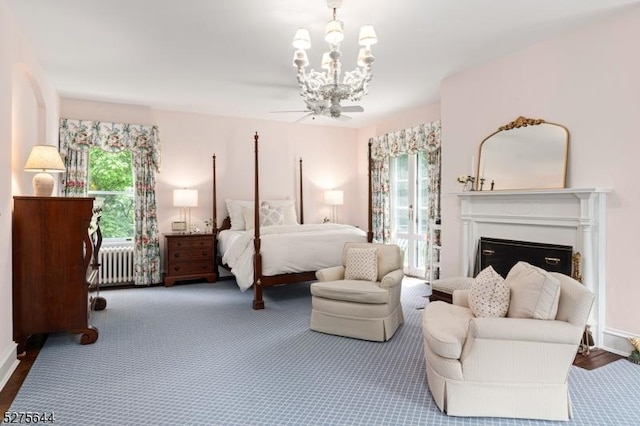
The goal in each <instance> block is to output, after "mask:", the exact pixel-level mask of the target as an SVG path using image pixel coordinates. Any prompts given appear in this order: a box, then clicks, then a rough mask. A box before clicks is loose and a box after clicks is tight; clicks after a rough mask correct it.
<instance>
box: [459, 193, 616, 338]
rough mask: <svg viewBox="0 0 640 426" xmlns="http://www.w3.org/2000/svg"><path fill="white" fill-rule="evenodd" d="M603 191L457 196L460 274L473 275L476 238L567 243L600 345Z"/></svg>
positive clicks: (602, 275)
mask: <svg viewBox="0 0 640 426" xmlns="http://www.w3.org/2000/svg"><path fill="white" fill-rule="evenodd" d="M609 192H611V190H610V189H606V188H564V189H541V190H518V191H511V190H505V191H468V192H460V193H456V194H455V195H457V196H458V197H459V199H460V204H461V205H460V207H461V210H460V212H461V220H462V249H463V254H462V258H463V262H462V269H463V270H462V271H461V272H462V275H464V276H471V275H472V273H473V266H474V261H475V256H476V250H477V246H478V240H479V239H480V237H493V238H504V239H511V240H521V241H534V242H540V243H550V244H562V245H570V246H572V247H573V248H574V252H580V254H581V255H582V271H580V273H581V275H582V278H583V283H584V285H585V286H586V287H587V288H589V289H590V290H591V291H592V292H593V293H594V294H595V296H596V300H595V303H594V306H593V309H592V310H591V316H590V320H589V323H590V325H591V327H592V330H593V333H594V340H595V343H596V345H598V344H599V343H600V342H602V337H603V336H602V332H603V328H604V315H605V289H606V283H605V264H606V263H605V241H606V235H605V231H606V229H605V228H606V227H605V220H606V194H607V193H609Z"/></svg>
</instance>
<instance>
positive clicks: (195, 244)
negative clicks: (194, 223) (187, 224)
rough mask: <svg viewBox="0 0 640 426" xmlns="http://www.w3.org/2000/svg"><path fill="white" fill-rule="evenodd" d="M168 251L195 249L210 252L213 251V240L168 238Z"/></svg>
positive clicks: (204, 238) (206, 238)
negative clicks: (208, 250) (205, 249)
mask: <svg viewBox="0 0 640 426" xmlns="http://www.w3.org/2000/svg"><path fill="white" fill-rule="evenodd" d="M167 245H168V249H169V251H178V250H184V249H195V248H208V249H210V250H212V249H213V238H212V237H200V236H198V237H192V236H186V237H183V238H169V239H168V244H167Z"/></svg>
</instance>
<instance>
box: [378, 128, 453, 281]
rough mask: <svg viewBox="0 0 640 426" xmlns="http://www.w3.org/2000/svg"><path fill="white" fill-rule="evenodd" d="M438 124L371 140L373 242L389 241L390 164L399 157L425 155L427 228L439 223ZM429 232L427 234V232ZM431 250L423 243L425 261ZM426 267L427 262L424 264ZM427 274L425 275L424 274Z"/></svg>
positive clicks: (439, 129) (439, 132) (439, 131)
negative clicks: (402, 155)
mask: <svg viewBox="0 0 640 426" xmlns="http://www.w3.org/2000/svg"><path fill="white" fill-rule="evenodd" d="M440 138H441V125H440V120H438V121H433V122H431V123H426V124H420V125H418V126H415V127H411V128H408V129H404V130H399V131H397V132H392V133H387V134H385V135H382V136H378V137H375V138H371V139H370V140H369V142H370V143H371V157H372V160H373V161H372V188H371V194H372V214H373V218H372V221H373V238H374V240H375V241H378V242H383V243H388V242H389V241H390V239H391V218H390V212H391V197H390V195H391V194H390V189H391V182H390V180H391V173H390V168H389V165H390V160H391V158H393V157H396V156H398V155H401V154H412V153H417V152H422V151H425V152H426V154H427V162H426V163H427V164H426V166H425V167H426V168H427V170H426V175H427V176H428V182H429V183H428V197H429V199H428V200H427V206H428V211H429V224H430V226H431V225H432V224H435V223H436V221H438V222H439V220H440ZM429 231H430V230H429ZM432 250H433V249H432V247H430V246H429V243H427V250H426V255H427V259H429V256H431V252H432ZM426 265H429V262H426ZM428 272H429V271H427V273H428Z"/></svg>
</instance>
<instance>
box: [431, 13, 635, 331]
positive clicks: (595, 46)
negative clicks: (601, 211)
mask: <svg viewBox="0 0 640 426" xmlns="http://www.w3.org/2000/svg"><path fill="white" fill-rule="evenodd" d="M638 39H640V8H638V7H636V8H635V9H632V10H631V11H628V12H626V13H625V14H624V15H619V16H617V17H615V18H612V19H608V20H607V21H605V22H601V23H599V24H596V25H592V26H590V27H588V28H584V29H582V30H580V31H576V32H572V33H570V34H565V35H564V36H562V37H559V38H556V39H553V40H549V41H547V42H544V43H540V44H537V45H534V46H532V47H530V48H528V49H526V50H524V51H521V52H518V53H515V54H513V55H510V56H508V57H505V58H502V59H500V60H497V61H494V62H491V63H488V64H485V65H484V66H480V67H477V68H475V69H472V70H469V71H466V72H463V73H460V74H457V75H454V76H451V77H449V78H447V79H446V80H444V82H443V84H442V91H441V93H442V102H441V108H442V122H443V166H442V173H443V176H442V182H443V194H444V196H443V200H442V201H443V245H444V247H445V250H444V252H443V273H444V274H445V276H450V275H453V274H456V273H457V272H458V271H459V270H460V267H461V265H460V257H459V256H458V255H457V253H459V247H460V221H459V203H458V200H457V197H456V196H455V195H452V193H454V192H456V191H458V190H459V186H458V184H457V183H456V182H455V178H456V176H457V175H459V174H461V173H466V172H467V170H468V169H469V162H470V158H471V156H472V155H476V158H477V153H476V150H477V149H478V145H479V143H480V142H481V141H482V139H483V138H484V137H486V136H487V135H489V134H490V133H492V132H493V131H495V130H496V129H497V128H498V127H499V126H500V125H502V124H506V123H508V122H510V121H512V120H513V119H515V118H516V117H517V116H519V115H523V116H526V117H532V118H543V119H546V120H548V121H553V122H557V123H561V124H563V125H565V126H566V127H567V128H568V129H569V132H570V135H571V136H570V138H571V139H570V153H569V168H568V186H570V187H576V188H579V187H609V188H612V189H613V193H611V194H610V195H609V197H608V203H607V204H608V205H607V215H608V218H607V228H606V231H607V253H606V287H607V293H606V301H607V302H606V303H607V309H606V324H605V329H606V330H608V332H609V335H610V336H615V335H616V334H620V333H622V334H627V335H628V334H635V335H640V322H638V321H637V314H636V312H637V301H638V300H640V286H638V285H637V284H636V282H635V280H633V279H632V278H631V277H634V276H635V275H637V271H636V266H635V264H636V263H637V261H636V260H635V258H636V256H635V253H634V251H633V247H635V244H636V243H637V241H639V240H640V227H638V226H637V218H638V217H640V196H639V194H640V191H639V190H638V181H637V179H636V177H635V176H634V172H635V171H636V170H637V159H638V158H639V157H640V144H638V126H637V120H638V117H640V101H639V99H640V84H639V83H638V76H640V56H639V55H637V54H635V53H634V52H636V51H637V40H638Z"/></svg>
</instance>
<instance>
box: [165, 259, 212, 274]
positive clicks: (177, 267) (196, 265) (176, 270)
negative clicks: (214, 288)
mask: <svg viewBox="0 0 640 426" xmlns="http://www.w3.org/2000/svg"><path fill="white" fill-rule="evenodd" d="M211 272H213V263H212V262H211V261H205V260H201V261H188V262H172V263H170V264H169V267H168V268H167V274H168V275H171V276H173V275H176V276H177V275H196V274H206V273H211Z"/></svg>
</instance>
